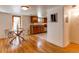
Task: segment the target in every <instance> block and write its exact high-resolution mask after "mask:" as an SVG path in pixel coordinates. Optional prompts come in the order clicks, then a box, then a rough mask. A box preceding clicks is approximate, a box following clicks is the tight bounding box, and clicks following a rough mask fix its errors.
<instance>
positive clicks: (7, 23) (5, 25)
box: [0, 12, 12, 38]
mask: <svg viewBox="0 0 79 59" xmlns="http://www.w3.org/2000/svg"><path fill="white" fill-rule="evenodd" d="M11 22H12V16H11V15H10V14H7V13H1V12H0V38H4V37H5V29H11V26H12V25H11Z"/></svg>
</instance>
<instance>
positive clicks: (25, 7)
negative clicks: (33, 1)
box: [21, 6, 29, 10]
mask: <svg viewBox="0 0 79 59" xmlns="http://www.w3.org/2000/svg"><path fill="white" fill-rule="evenodd" d="M21 7H22V10H28V8H29V7H28V6H21Z"/></svg>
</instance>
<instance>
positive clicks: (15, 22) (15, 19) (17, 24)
mask: <svg viewBox="0 0 79 59" xmlns="http://www.w3.org/2000/svg"><path fill="white" fill-rule="evenodd" d="M12 25H13V27H12V28H13V30H14V31H15V32H16V31H17V29H18V28H21V17H20V16H13V19H12Z"/></svg>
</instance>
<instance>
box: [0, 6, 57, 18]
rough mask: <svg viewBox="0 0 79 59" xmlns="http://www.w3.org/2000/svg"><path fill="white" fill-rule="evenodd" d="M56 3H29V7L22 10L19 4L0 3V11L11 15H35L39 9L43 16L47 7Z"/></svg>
mask: <svg viewBox="0 0 79 59" xmlns="http://www.w3.org/2000/svg"><path fill="white" fill-rule="evenodd" d="M57 6H58V5H29V9H28V10H26V11H24V10H22V9H21V5H0V12H5V13H11V14H13V15H30V16H31V15H37V12H38V10H39V9H40V10H41V13H42V16H43V17H45V16H46V14H47V12H46V11H47V9H49V8H54V7H57Z"/></svg>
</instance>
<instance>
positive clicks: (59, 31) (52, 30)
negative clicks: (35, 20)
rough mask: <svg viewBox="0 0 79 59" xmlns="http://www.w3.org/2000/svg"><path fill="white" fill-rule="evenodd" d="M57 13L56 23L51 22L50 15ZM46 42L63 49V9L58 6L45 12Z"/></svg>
mask: <svg viewBox="0 0 79 59" xmlns="http://www.w3.org/2000/svg"><path fill="white" fill-rule="evenodd" d="M54 13H57V14H58V19H57V20H58V22H57V23H55V22H51V21H50V20H51V18H50V15H51V14H54ZM47 18H48V23H47V41H48V42H50V43H52V44H55V45H57V46H60V47H64V7H63V6H58V7H55V8H51V9H48V11H47Z"/></svg>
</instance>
